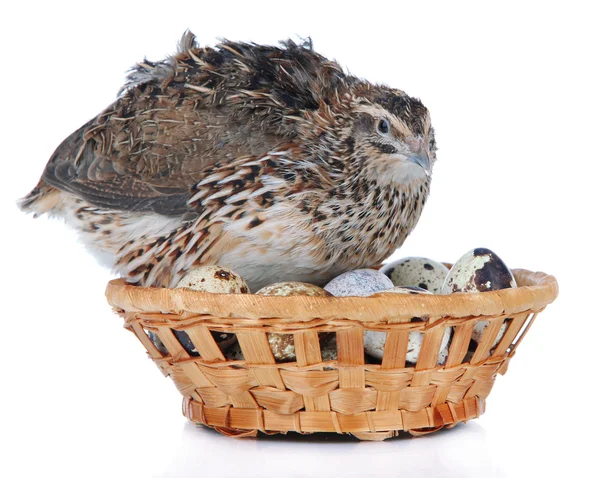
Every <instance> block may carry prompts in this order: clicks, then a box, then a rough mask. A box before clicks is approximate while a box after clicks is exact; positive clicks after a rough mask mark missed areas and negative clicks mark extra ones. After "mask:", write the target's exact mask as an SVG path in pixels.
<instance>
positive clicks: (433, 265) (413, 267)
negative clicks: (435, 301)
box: [381, 257, 448, 294]
mask: <svg viewBox="0 0 600 478" xmlns="http://www.w3.org/2000/svg"><path fill="white" fill-rule="evenodd" d="M381 272H382V273H383V274H385V275H386V276H388V277H389V278H390V280H391V281H392V282H393V283H394V285H395V286H415V287H420V288H422V289H425V290H428V291H429V292H431V293H433V294H439V293H440V292H441V290H442V285H443V284H444V279H445V278H446V276H447V275H448V268H447V267H446V266H445V265H444V264H441V263H439V262H436V261H432V260H431V259H427V258H426V257H405V258H404V259H399V260H397V261H394V262H392V263H390V264H386V265H384V266H383V267H382V268H381Z"/></svg>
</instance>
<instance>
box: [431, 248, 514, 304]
mask: <svg viewBox="0 0 600 478" xmlns="http://www.w3.org/2000/svg"><path fill="white" fill-rule="evenodd" d="M510 287H517V282H516V281H515V278H514V277H513V275H512V272H511V271H510V269H509V268H508V267H506V264H504V262H503V261H502V259H500V257H498V255H497V254H495V253H494V252H492V251H490V250H489V249H485V248H483V247H478V248H477V249H472V250H470V251H469V252H467V253H466V254H465V255H463V256H462V257H461V258H460V259H459V260H458V261H457V262H456V263H455V264H454V266H453V267H452V269H450V272H448V275H447V276H446V280H445V281H444V285H443V286H442V294H452V293H454V292H487V291H490V290H498V289H508V288H510Z"/></svg>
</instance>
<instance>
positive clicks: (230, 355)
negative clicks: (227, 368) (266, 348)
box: [225, 342, 245, 360]
mask: <svg viewBox="0 0 600 478" xmlns="http://www.w3.org/2000/svg"><path fill="white" fill-rule="evenodd" d="M225 358H226V359H227V360H245V358H244V354H243V353H242V348H241V347H240V344H239V343H238V342H236V343H234V344H233V345H232V346H231V347H229V348H228V349H227V350H226V351H225Z"/></svg>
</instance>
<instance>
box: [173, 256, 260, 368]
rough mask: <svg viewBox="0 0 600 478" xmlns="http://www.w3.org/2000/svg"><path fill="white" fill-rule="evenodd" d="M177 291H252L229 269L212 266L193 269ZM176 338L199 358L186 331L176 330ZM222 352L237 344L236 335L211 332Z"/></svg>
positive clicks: (190, 352) (179, 284)
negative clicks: (234, 343) (182, 289)
mask: <svg viewBox="0 0 600 478" xmlns="http://www.w3.org/2000/svg"><path fill="white" fill-rule="evenodd" d="M175 288H176V289H181V288H187V289H193V290H197V291H199V292H210V293H212V294H247V293H248V292H249V291H250V289H249V288H248V284H246V281H245V280H244V279H242V278H241V277H240V276H239V275H238V274H236V273H235V272H234V271H232V270H231V269H229V268H227V267H222V266H217V265H211V266H201V267H197V268H195V269H191V270H189V271H188V272H187V274H186V275H185V276H184V277H183V278H182V279H181V280H180V281H179V282H178V283H177V285H176V286H175ZM173 332H174V333H175V336H176V337H177V340H179V343H180V344H181V345H182V346H183V348H184V349H185V350H186V352H187V353H189V354H190V355H191V356H193V357H195V356H198V355H199V354H198V351H197V350H196V348H195V347H194V344H193V343H192V341H191V340H190V338H189V336H188V335H187V333H185V332H184V331H179V330H174V331H173ZM211 333H212V336H213V338H214V339H215V341H216V342H217V345H218V346H219V348H220V349H221V350H225V349H226V348H227V347H229V346H230V345H231V344H232V343H233V342H235V340H236V337H235V334H228V333H224V332H214V331H213V332H211Z"/></svg>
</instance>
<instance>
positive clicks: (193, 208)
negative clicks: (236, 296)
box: [21, 32, 435, 288]
mask: <svg viewBox="0 0 600 478" xmlns="http://www.w3.org/2000/svg"><path fill="white" fill-rule="evenodd" d="M434 162H435V144H434V138H433V130H432V128H431V125H430V120H429V114H428V112H427V110H426V109H425V107H424V106H423V105H422V103H421V102H420V101H419V100H416V99H414V98H411V97H409V96H408V95H406V94H405V93H404V92H402V91H400V90H394V89H391V88H388V87H386V86H375V85H372V84H370V83H368V82H366V81H363V80H359V79H357V78H355V77H352V76H349V75H347V74H345V73H344V72H343V70H342V69H341V68H340V66H339V65H338V64H337V63H335V62H332V61H329V60H327V59H325V58H324V57H322V56H321V55H319V54H317V53H316V52H315V51H314V50H313V49H312V45H311V44H310V43H308V42H307V43H303V44H300V45H298V44H295V43H293V42H291V41H288V42H284V43H282V44H281V46H279V47H273V46H262V45H256V44H252V43H237V42H229V41H224V42H223V43H220V44H219V45H217V46H215V47H214V48H208V47H207V48H199V47H198V46H197V45H196V42H195V39H194V36H193V35H192V34H191V33H189V32H186V34H185V35H184V36H183V38H182V40H181V42H180V44H179V48H178V52H177V54H176V55H175V56H173V57H169V58H167V59H165V60H163V61H161V62H156V63H154V62H150V61H148V60H145V61H144V62H142V63H139V64H138V65H137V66H135V67H134V68H133V69H132V70H131V71H130V73H129V75H128V78H127V82H126V84H125V85H124V87H123V89H122V90H121V92H120V94H119V97H118V98H117V100H116V101H115V102H114V103H113V104H112V105H110V106H109V107H108V108H107V109H106V110H105V111H103V112H102V113H100V114H99V115H98V116H97V117H95V118H94V119H92V120H91V121H89V122H88V123H86V124H85V125H84V126H82V127H81V128H80V129H78V130H77V131H75V132H74V133H73V134H71V135H70V136H69V137H68V138H67V139H66V140H65V141H64V142H63V143H62V144H61V145H60V146H59V147H58V148H57V150H56V151H55V152H54V154H53V155H52V157H51V158H50V161H49V162H48V164H47V166H46V168H45V170H44V172H43V174H42V178H41V180H40V182H39V184H38V185H37V186H36V188H35V189H34V190H33V191H32V192H31V193H30V194H29V195H28V196H27V197H25V198H24V199H23V200H22V202H21V207H22V208H23V209H24V210H27V211H33V212H36V213H37V214H41V213H45V212H48V213H50V214H52V215H56V216H59V217H63V218H65V219H66V220H67V221H68V222H69V223H70V224H72V225H73V226H75V227H76V228H77V229H79V230H80V232H81V233H82V234H83V236H84V240H85V242H86V243H87V244H88V245H89V246H90V247H91V248H92V250H94V251H95V252H97V253H100V255H102V256H103V259H104V260H107V262H108V264H110V265H111V266H113V267H114V268H115V269H116V270H117V271H119V272H120V273H121V274H122V275H124V276H126V277H127V278H128V279H129V280H130V281H132V282H136V283H141V284H144V285H163V286H164V285H173V284H174V283H175V282H176V280H177V279H178V278H180V277H181V275H182V274H183V273H184V272H185V270H187V269H189V268H190V267H193V266H194V265H198V264H207V263H216V262H218V263H220V264H221V265H225V266H228V267H231V268H233V269H234V270H236V271H237V272H239V273H240V274H241V275H242V276H243V277H245V278H246V280H248V282H249V283H250V284H251V286H252V287H253V288H255V287H258V286H262V285H265V284H266V283H269V282H275V281H277V280H281V279H287V280H308V281H312V282H315V283H321V282H323V281H325V280H328V279H329V278H331V277H332V276H333V275H335V274H337V273H339V272H343V271H344V270H348V269H350V268H355V267H361V266H367V265H370V264H372V263H375V262H378V261H380V260H383V259H384V258H385V256H386V254H389V253H391V252H392V251H393V250H394V249H395V248H396V247H398V246H399V245H401V244H402V242H403V241H404V239H405V238H406V236H407V235H408V234H409V233H410V231H411V230H412V228H413V227H414V225H415V224H416V221H417V220H418V217H419V215H420V213H421V210H422V207H423V204H424V202H425V199H426V197H427V194H428V191H429V183H430V178H431V167H432V165H433V163H434Z"/></svg>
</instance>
